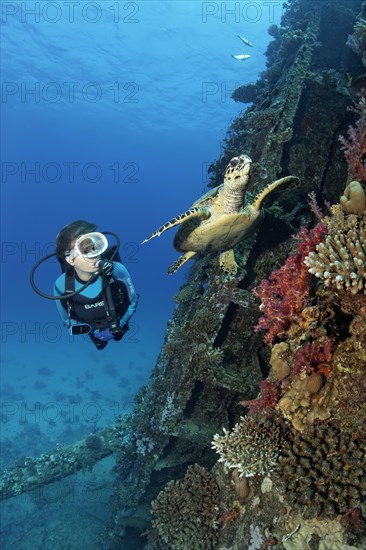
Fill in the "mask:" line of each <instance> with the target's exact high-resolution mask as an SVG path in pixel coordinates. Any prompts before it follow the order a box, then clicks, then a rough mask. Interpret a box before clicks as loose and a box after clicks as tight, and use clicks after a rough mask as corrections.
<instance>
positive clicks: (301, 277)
mask: <svg viewBox="0 0 366 550" xmlns="http://www.w3.org/2000/svg"><path fill="white" fill-rule="evenodd" d="M326 232H327V229H326V225H325V224H323V223H318V224H317V225H316V226H315V227H314V228H313V229H311V230H310V231H309V230H308V229H306V228H305V227H302V228H301V229H300V234H299V238H300V239H301V241H300V243H299V245H298V247H297V251H296V252H295V254H293V255H292V256H290V257H289V258H288V259H287V260H286V262H285V264H284V265H283V266H282V267H281V268H280V269H277V270H276V271H273V272H272V273H271V275H270V276H269V278H268V279H267V280H264V281H262V282H261V283H260V285H259V287H258V288H257V289H255V290H254V291H253V292H254V294H256V296H259V298H260V299H261V301H262V304H261V306H260V309H261V311H262V312H263V316H262V317H261V318H260V319H259V321H258V324H257V326H256V327H255V330H256V331H259V330H265V331H266V335H265V337H264V340H265V342H266V343H267V344H269V345H270V346H272V344H273V340H274V339H275V338H276V336H284V335H285V333H286V331H287V330H288V329H289V327H290V326H291V324H292V323H294V322H296V321H297V319H298V314H299V313H300V312H301V310H302V309H303V307H304V304H305V300H306V299H307V297H308V295H309V292H310V276H309V272H308V268H307V266H306V265H305V264H304V259H305V257H306V256H307V255H308V254H309V253H310V252H311V251H313V250H315V247H316V245H317V244H319V243H320V242H321V241H322V240H323V239H324V236H325V235H326Z"/></svg>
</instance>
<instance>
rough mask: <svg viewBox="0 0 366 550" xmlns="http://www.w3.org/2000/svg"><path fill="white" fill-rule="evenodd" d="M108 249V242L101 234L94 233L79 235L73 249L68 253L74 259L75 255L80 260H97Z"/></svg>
mask: <svg viewBox="0 0 366 550" xmlns="http://www.w3.org/2000/svg"><path fill="white" fill-rule="evenodd" d="M107 248H108V241H107V238H106V236H105V235H103V233H99V232H97V231H94V232H93V233H86V234H85V235H81V236H80V237H79V238H78V239H77V241H76V242H75V245H74V248H73V249H72V250H71V252H70V256H71V257H72V258H75V256H76V255H78V256H81V257H82V258H90V259H93V258H97V257H98V256H100V255H101V254H103V252H105V251H106V250H107Z"/></svg>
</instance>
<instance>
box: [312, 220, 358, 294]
mask: <svg viewBox="0 0 366 550" xmlns="http://www.w3.org/2000/svg"><path fill="white" fill-rule="evenodd" d="M304 263H305V264H306V265H307V266H308V268H309V272H310V273H313V274H314V275H315V276H316V277H318V278H320V279H322V280H323V281H324V284H325V285H326V286H334V287H335V288H337V289H344V288H345V289H346V290H348V291H350V292H351V293H352V294H356V293H358V292H364V293H365V294H366V217H365V216H363V217H362V218H361V219H355V226H354V227H353V228H352V229H348V231H345V230H341V229H339V230H337V231H332V232H330V234H329V235H328V236H327V237H326V239H325V241H324V242H323V243H320V244H318V246H317V247H316V252H310V253H309V255H308V256H306V258H305V259H304Z"/></svg>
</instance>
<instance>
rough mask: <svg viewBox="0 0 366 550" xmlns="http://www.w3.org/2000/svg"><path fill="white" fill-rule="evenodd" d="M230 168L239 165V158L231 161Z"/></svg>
mask: <svg viewBox="0 0 366 550" xmlns="http://www.w3.org/2000/svg"><path fill="white" fill-rule="evenodd" d="M229 164H230V166H232V167H234V166H237V165H238V164H239V157H233V158H232V159H231V161H230V162H229Z"/></svg>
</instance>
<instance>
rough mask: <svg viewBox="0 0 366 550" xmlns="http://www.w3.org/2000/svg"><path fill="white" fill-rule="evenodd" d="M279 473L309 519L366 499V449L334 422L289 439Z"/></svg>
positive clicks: (328, 515) (286, 490) (330, 514)
mask: <svg viewBox="0 0 366 550" xmlns="http://www.w3.org/2000/svg"><path fill="white" fill-rule="evenodd" d="M276 475H278V477H279V478H280V480H281V483H282V487H283V492H284V494H286V498H287V499H288V500H289V501H290V502H292V504H293V505H294V506H295V508H297V509H299V510H300V511H302V512H303V514H304V517H305V518H314V517H317V518H319V517H320V518H323V519H325V518H334V517H336V516H338V515H339V514H344V513H346V512H347V511H348V510H350V509H351V508H353V507H355V506H360V505H361V503H362V502H363V501H364V500H365V496H366V466H365V459H364V450H363V449H362V447H361V446H360V444H359V443H358V442H357V440H353V438H352V435H351V434H350V433H348V432H345V431H340V430H339V429H338V428H337V427H336V426H333V425H331V424H327V425H321V426H316V427H314V428H313V429H311V430H309V431H307V432H306V433H303V434H295V436H294V440H293V441H290V440H289V441H287V442H286V443H285V444H284V446H283V449H282V453H281V458H280V460H279V464H278V468H277V469H276Z"/></svg>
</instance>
